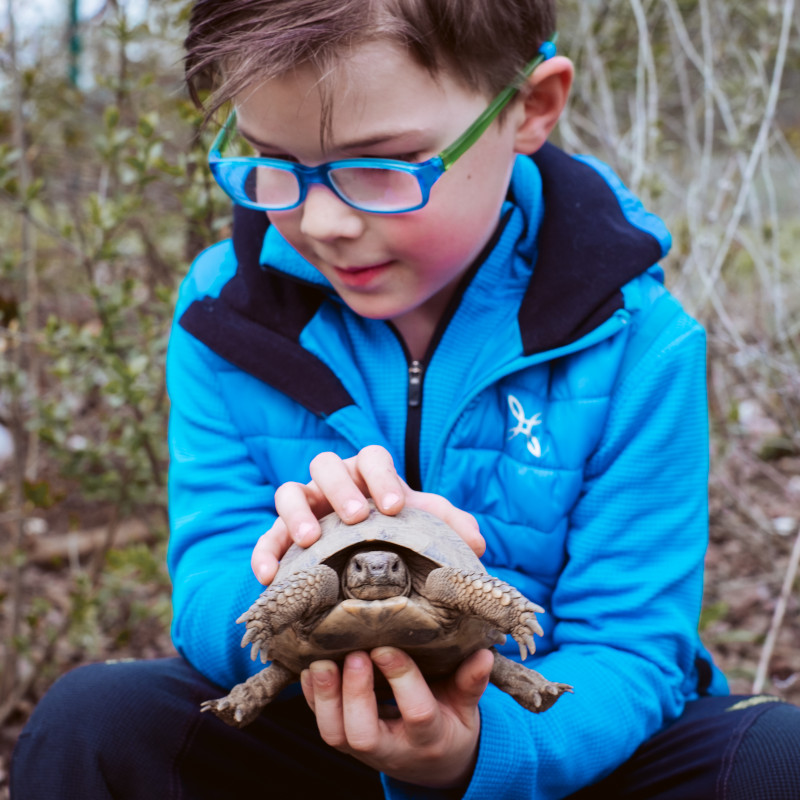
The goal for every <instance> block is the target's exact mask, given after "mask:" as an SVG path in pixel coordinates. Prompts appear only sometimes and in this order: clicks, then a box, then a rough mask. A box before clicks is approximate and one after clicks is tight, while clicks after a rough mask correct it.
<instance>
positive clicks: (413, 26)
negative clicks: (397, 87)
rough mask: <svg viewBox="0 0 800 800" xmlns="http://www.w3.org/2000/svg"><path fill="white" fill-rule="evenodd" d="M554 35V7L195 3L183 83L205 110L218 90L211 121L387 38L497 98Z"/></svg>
mask: <svg viewBox="0 0 800 800" xmlns="http://www.w3.org/2000/svg"><path fill="white" fill-rule="evenodd" d="M554 32H555V0H196V2H195V4H194V6H193V8H192V13H191V18H190V22H189V34H188V36H187V37H186V41H185V46H186V62H185V68H186V81H187V84H188V86H189V92H190V94H191V96H192V99H193V100H194V102H195V103H196V104H197V105H198V106H201V105H202V102H201V93H202V92H204V91H205V90H211V91H212V94H211V97H210V100H209V101H208V103H207V107H206V110H207V113H208V114H209V115H210V114H212V113H213V112H214V111H215V110H216V109H218V108H219V107H220V106H221V105H223V104H224V103H226V102H228V101H229V100H231V99H233V98H234V97H235V96H236V95H237V94H239V93H240V92H241V91H243V90H244V89H245V88H246V87H248V86H250V85H252V84H253V83H254V82H256V81H263V80H268V79H270V78H274V77H278V76H281V75H284V74H286V73H288V72H289V71H291V70H292V69H294V68H296V67H298V66H301V65H310V66H312V67H314V68H316V69H317V70H318V72H319V74H320V76H321V77H322V76H325V75H327V74H329V73H330V72H331V71H332V69H333V67H334V66H335V64H336V61H337V59H338V58H340V57H341V56H342V55H343V54H344V53H346V51H347V50H348V49H349V48H351V47H354V46H357V45H360V44H363V43H365V42H369V41H375V40H380V39H388V40H390V41H395V42H398V43H400V44H401V45H402V46H404V47H406V48H407V49H408V52H409V54H410V55H411V57H412V58H414V59H415V60H416V61H417V62H418V63H419V64H420V65H421V66H422V67H424V68H425V69H427V70H428V71H429V72H430V73H431V75H433V76H434V77H435V76H436V75H437V74H438V73H439V72H440V71H441V70H442V69H447V70H448V71H449V72H450V73H451V75H452V77H454V78H455V79H456V80H459V81H461V82H462V83H463V84H464V85H465V86H466V87H467V88H469V89H472V90H474V91H479V92H482V93H484V94H486V95H487V96H491V95H494V94H496V93H497V92H499V91H500V90H501V89H503V88H504V87H505V86H507V85H508V84H510V83H512V82H513V81H514V80H515V79H516V77H517V75H518V74H519V71H520V70H521V69H522V67H523V66H524V65H525V64H526V63H527V62H528V61H530V60H531V59H532V58H533V57H534V56H535V55H536V51H537V49H538V48H539V46H540V45H541V43H542V42H543V41H544V40H545V39H547V38H548V37H549V36H551V35H552V34H553V33H554ZM398 79H399V80H402V79H403V76H402V75H399V76H398Z"/></svg>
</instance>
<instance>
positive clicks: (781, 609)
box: [753, 530, 800, 694]
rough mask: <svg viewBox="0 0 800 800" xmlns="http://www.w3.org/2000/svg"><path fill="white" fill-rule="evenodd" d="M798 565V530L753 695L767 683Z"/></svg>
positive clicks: (757, 671) (760, 662) (799, 547)
mask: <svg viewBox="0 0 800 800" xmlns="http://www.w3.org/2000/svg"><path fill="white" fill-rule="evenodd" d="M798 564H800V530H798V531H797V535H796V536H795V538H794V547H793V548H792V555H791V556H790V557H789V564H788V566H787V567H786V574H785V575H784V578H783V586H782V587H781V593H780V597H778V602H777V603H776V604H775V611H774V612H773V614H772V622H771V623H770V626H769V633H767V638H766V641H765V642H764V647H763V648H762V649H761V657H760V658H759V661H758V669H757V670H756V677H755V680H754V681H753V693H754V694H760V693H761V692H762V691H763V690H764V685H765V684H766V681H767V670H768V669H769V662H770V660H771V659H772V653H773V651H774V650H775V643H776V642H777V641H778V633H779V632H780V629H781V625H782V624H783V617H784V615H785V614H786V607H787V605H788V603H789V596H790V595H791V593H792V587H793V586H794V579H795V578H796V577H797V567H798Z"/></svg>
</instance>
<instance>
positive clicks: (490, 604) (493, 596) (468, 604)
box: [425, 567, 544, 661]
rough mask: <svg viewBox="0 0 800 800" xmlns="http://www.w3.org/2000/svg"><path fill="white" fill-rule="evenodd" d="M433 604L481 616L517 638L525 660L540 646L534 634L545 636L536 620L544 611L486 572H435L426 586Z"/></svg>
mask: <svg viewBox="0 0 800 800" xmlns="http://www.w3.org/2000/svg"><path fill="white" fill-rule="evenodd" d="M425 596H426V597H427V598H428V600H430V601H431V602H432V603H437V604H438V605H441V606H444V607H445V608H452V609H455V610H457V611H461V612H462V613H463V614H471V615H472V616H475V617H479V618H481V619H483V620H485V621H486V622H488V623H489V624H490V625H493V626H494V627H495V628H497V629H498V630H499V631H501V632H502V633H508V634H510V635H511V636H513V637H514V640H515V641H516V642H517V644H518V645H519V654H520V656H521V657H522V660H523V661H524V660H525V658H527V655H528V651H530V652H531V654H533V653H534V652H535V650H536V645H535V644H534V641H533V634H534V633H536V634H538V635H539V636H541V635H542V628H541V626H540V625H539V623H538V622H537V620H536V614H537V612H538V613H540V614H542V613H544V609H543V608H541V607H540V606H537V605H536V603H532V602H531V601H530V600H528V599H527V598H526V597H523V595H522V594H520V593H519V592H518V591H517V590H516V589H515V588H514V587H513V586H511V585H510V584H508V583H506V582H505V581H501V580H500V579H499V578H495V577H493V576H492V575H489V574H487V573H485V572H474V573H473V572H466V571H465V570H460V569H456V568H454V567H440V568H439V569H435V570H433V571H432V572H431V573H430V574H429V575H428V579H427V582H426V584H425Z"/></svg>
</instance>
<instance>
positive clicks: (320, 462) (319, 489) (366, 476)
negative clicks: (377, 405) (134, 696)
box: [251, 445, 486, 585]
mask: <svg viewBox="0 0 800 800" xmlns="http://www.w3.org/2000/svg"><path fill="white" fill-rule="evenodd" d="M310 472H311V481H310V482H309V483H306V484H302V483H284V484H283V485H282V486H279V487H278V490H277V491H276V492H275V508H276V509H277V511H278V515H279V516H278V519H277V520H276V521H275V524H274V525H273V526H272V527H271V528H270V529H269V530H268V531H267V532H266V533H265V534H264V535H263V536H262V537H261V538H260V539H259V540H258V543H257V544H256V546H255V549H254V550H253V557H252V560H251V563H252V567H253V572H254V573H255V575H256V577H257V578H258V580H259V581H260V582H261V583H263V584H264V585H266V584H268V583H270V582H271V581H272V579H273V578H274V577H275V573H276V572H277V571H278V562H279V561H280V559H281V558H282V557H283V554H284V553H285V552H286V551H287V550H288V549H289V546H290V545H291V544H292V542H296V543H297V544H299V545H300V546H302V547H308V546H309V545H311V544H313V543H314V542H315V541H316V540H317V539H318V538H319V534H320V527H319V522H318V520H319V519H320V518H321V517H324V516H325V515H326V514H329V513H330V512H331V511H336V513H337V514H338V515H339V516H340V517H341V518H342V519H343V520H344V521H345V522H347V523H355V522H361V521H362V520H364V519H366V517H367V515H368V513H369V506H368V505H367V498H368V497H371V498H373V500H374V501H375V504H376V505H377V507H378V509H379V510H380V511H382V512H383V513H384V514H397V513H398V512H399V511H400V509H401V508H403V506H404V505H408V506H412V507H414V508H422V509H425V510H426V511H430V512H431V513H432V514H434V515H435V516H437V517H439V518H440V519H442V520H444V521H445V522H446V523H447V524H448V525H450V527H451V528H453V529H454V530H455V531H456V532H457V533H458V534H459V535H460V536H461V537H462V538H463V539H464V541H465V542H466V543H467V544H468V545H469V546H470V547H471V548H472V549H473V550H474V551H475V553H476V554H477V555H478V556H481V555H483V551H484V550H485V548H486V543H485V542H484V540H483V537H482V536H481V535H480V532H479V530H478V523H477V522H476V520H475V518H474V517H473V516H472V515H471V514H468V513H467V512H466V511H461V510H460V509H458V508H456V507H455V506H454V505H453V504H452V503H450V502H449V501H448V500H446V499H445V498H444V497H441V496H440V495H436V494H429V493H427V492H415V491H414V490H412V489H410V488H409V486H408V484H407V483H406V482H405V481H404V480H403V479H402V478H401V477H400V476H399V475H398V474H397V471H396V470H395V468H394V462H393V461H392V457H391V455H390V454H389V452H388V451H387V450H386V449H384V448H383V447H379V446H377V445H372V446H370V447H365V448H364V449H363V450H361V451H360V452H359V453H358V455H355V456H353V457H352V458H348V459H346V460H342V459H341V458H339V456H337V455H336V454H335V453H320V455H318V456H317V457H316V458H315V459H314V460H313V461H312V462H311V465H310Z"/></svg>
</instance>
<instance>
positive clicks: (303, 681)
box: [300, 669, 317, 714]
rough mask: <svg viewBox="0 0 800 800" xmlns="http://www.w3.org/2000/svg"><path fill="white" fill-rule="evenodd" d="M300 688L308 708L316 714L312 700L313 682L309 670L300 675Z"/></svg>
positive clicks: (314, 703)
mask: <svg viewBox="0 0 800 800" xmlns="http://www.w3.org/2000/svg"><path fill="white" fill-rule="evenodd" d="M300 688H301V689H302V690H303V697H305V699H306V703H308V707H309V708H310V709H311V710H312V711H313V712H314V713H315V714H316V713H317V707H316V701H315V699H314V682H313V681H312V680H311V670H309V669H304V670H303V671H302V672H301V673H300Z"/></svg>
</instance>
